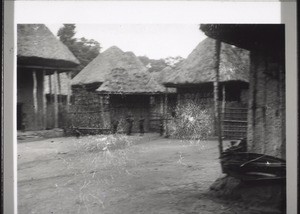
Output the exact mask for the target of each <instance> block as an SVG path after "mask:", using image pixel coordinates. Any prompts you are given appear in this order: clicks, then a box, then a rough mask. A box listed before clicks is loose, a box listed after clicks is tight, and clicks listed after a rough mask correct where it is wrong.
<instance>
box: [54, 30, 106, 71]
mask: <svg viewBox="0 0 300 214" xmlns="http://www.w3.org/2000/svg"><path fill="white" fill-rule="evenodd" d="M75 30H76V25H75V24H64V25H63V27H61V28H60V29H59V30H58V33H57V36H58V37H59V39H60V41H62V42H63V43H64V44H65V45H66V46H67V47H68V48H69V49H70V51H71V52H72V53H73V54H74V56H75V57H76V58H77V59H78V60H79V62H80V66H79V70H81V69H82V68H84V67H85V66H86V65H88V64H89V63H90V62H91V61H92V60H93V59H95V58H96V57H97V56H98V54H99V53H100V50H101V46H100V43H99V42H97V41H96V40H94V39H86V38H84V37H82V38H76V37H75V34H76V31H75Z"/></svg>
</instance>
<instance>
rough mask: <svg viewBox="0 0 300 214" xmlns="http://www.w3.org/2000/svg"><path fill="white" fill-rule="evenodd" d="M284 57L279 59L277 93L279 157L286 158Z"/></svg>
mask: <svg viewBox="0 0 300 214" xmlns="http://www.w3.org/2000/svg"><path fill="white" fill-rule="evenodd" d="M283 62H284V59H282V58H280V59H279V76H278V77H279V81H278V94H279V106H278V107H279V112H278V115H279V117H280V120H281V121H280V122H281V147H280V151H281V154H280V155H281V158H283V159H285V158H286V135H285V133H286V125H285V117H286V116H285V99H286V98H285V93H284V91H285V78H284V63H283Z"/></svg>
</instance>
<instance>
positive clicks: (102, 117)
mask: <svg viewBox="0 0 300 214" xmlns="http://www.w3.org/2000/svg"><path fill="white" fill-rule="evenodd" d="M100 108H101V120H102V128H104V127H105V119H104V105H103V96H102V95H100Z"/></svg>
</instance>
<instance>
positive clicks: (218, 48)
mask: <svg viewBox="0 0 300 214" xmlns="http://www.w3.org/2000/svg"><path fill="white" fill-rule="evenodd" d="M215 54H216V64H215V71H216V76H215V81H214V104H215V105H214V106H215V121H216V129H217V133H216V134H217V135H218V142H219V152H220V155H221V154H222V152H223V142H222V126H221V112H220V107H219V78H220V54H221V42H220V40H216V52H215Z"/></svg>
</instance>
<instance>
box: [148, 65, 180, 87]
mask: <svg viewBox="0 0 300 214" xmlns="http://www.w3.org/2000/svg"><path fill="white" fill-rule="evenodd" d="M174 72H175V71H174V68H173V67H170V66H167V67H165V68H164V69H163V70H161V71H159V72H151V75H152V77H153V78H154V79H155V80H156V81H157V82H158V83H159V84H161V85H162V86H163V87H164V89H165V91H168V93H176V92H177V90H176V88H170V87H168V90H166V87H165V86H164V85H163V83H164V81H165V80H166V79H167V78H168V77H170V76H172V75H173V74H174Z"/></svg>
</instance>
